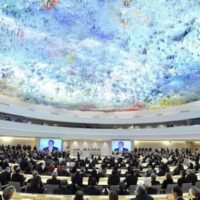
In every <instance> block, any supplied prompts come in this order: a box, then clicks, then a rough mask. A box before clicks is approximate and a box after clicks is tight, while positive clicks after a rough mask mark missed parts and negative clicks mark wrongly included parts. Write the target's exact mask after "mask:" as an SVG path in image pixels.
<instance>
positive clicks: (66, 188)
mask: <svg viewBox="0 0 200 200" xmlns="http://www.w3.org/2000/svg"><path fill="white" fill-rule="evenodd" d="M53 193H54V194H64V195H72V194H73V192H72V188H71V186H70V185H68V181H67V180H62V181H61V184H60V188H58V189H55V190H54V191H53Z"/></svg>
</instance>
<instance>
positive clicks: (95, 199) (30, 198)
mask: <svg viewBox="0 0 200 200" xmlns="http://www.w3.org/2000/svg"><path fill="white" fill-rule="evenodd" d="M152 196H153V197H154V199H155V200H174V199H173V197H172V195H152ZM134 197H135V196H134V195H127V196H119V200H129V199H131V198H134ZM184 198H185V199H186V200H188V199H191V198H192V196H191V195H188V194H184ZM73 199H74V196H73V195H48V194H46V195H45V194H26V193H16V194H15V195H14V197H13V198H12V200H73ZM84 199H85V200H108V196H88V195H85V197H84Z"/></svg>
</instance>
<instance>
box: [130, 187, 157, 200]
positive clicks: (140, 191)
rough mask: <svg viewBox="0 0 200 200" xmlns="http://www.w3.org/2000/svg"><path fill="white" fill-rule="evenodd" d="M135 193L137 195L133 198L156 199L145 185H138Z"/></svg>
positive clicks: (135, 199) (138, 199)
mask: <svg viewBox="0 0 200 200" xmlns="http://www.w3.org/2000/svg"><path fill="white" fill-rule="evenodd" d="M135 193H136V197H135V198H133V199H131V200H154V199H153V197H151V196H150V195H148V194H147V191H146V189H145V187H144V186H143V185H138V186H137V188H136V190H135Z"/></svg>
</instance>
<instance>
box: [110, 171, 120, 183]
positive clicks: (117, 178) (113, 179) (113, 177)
mask: <svg viewBox="0 0 200 200" xmlns="http://www.w3.org/2000/svg"><path fill="white" fill-rule="evenodd" d="M119 183H120V176H119V173H118V172H117V170H115V169H113V171H112V174H111V175H110V176H109V177H108V185H119Z"/></svg>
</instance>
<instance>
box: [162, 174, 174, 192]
mask: <svg viewBox="0 0 200 200" xmlns="http://www.w3.org/2000/svg"><path fill="white" fill-rule="evenodd" d="M165 177H166V179H165V180H164V181H163V184H162V189H166V188H167V185H168V184H173V183H174V181H173V179H172V175H171V173H170V172H167V173H166V175H165Z"/></svg>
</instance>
